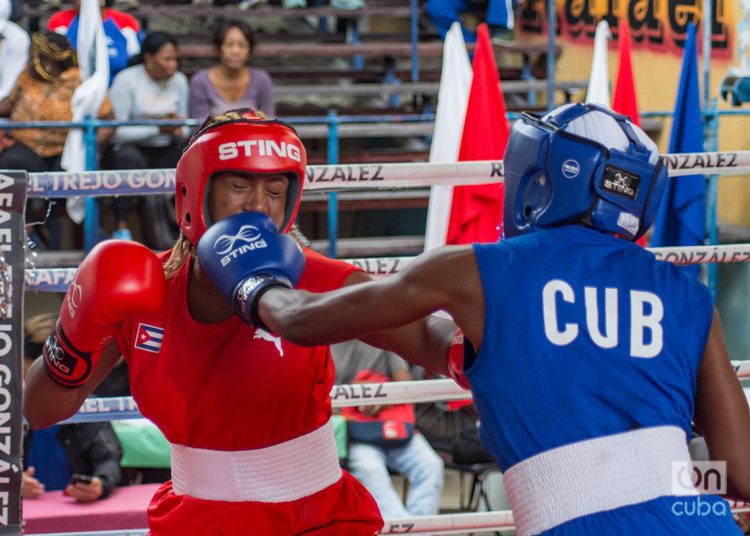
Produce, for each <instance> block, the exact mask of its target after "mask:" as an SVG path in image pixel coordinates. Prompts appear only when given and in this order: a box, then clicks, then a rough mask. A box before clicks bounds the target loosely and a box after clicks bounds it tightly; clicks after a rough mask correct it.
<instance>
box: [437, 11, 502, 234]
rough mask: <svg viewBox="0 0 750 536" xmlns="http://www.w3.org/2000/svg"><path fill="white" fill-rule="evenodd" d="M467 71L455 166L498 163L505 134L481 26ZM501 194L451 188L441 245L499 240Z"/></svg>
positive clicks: (491, 188)
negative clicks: (469, 77)
mask: <svg viewBox="0 0 750 536" xmlns="http://www.w3.org/2000/svg"><path fill="white" fill-rule="evenodd" d="M473 68H474V78H473V80H472V83H471V90H470V91H469V103H468V105H467V109H466V119H465V120H464V130H463V136H462V138H461V149H460V151H459V153H458V160H459V161H464V162H465V161H468V160H500V159H502V158H503V154H504V153H505V146H506V144H507V143H508V135H509V132H510V131H509V128H508V120H507V118H506V115H505V99H504V98H503V92H502V90H501V88H500V77H499V75H498V73H497V64H496V63H495V54H494V52H493V50H492V44H491V43H490V34H489V31H488V29H487V25H486V24H480V25H479V27H478V28H477V45H476V49H475V52H474V62H473ZM503 192H504V189H503V185H502V184H482V185H477V186H457V187H455V188H454V189H453V202H452V204H451V215H450V221H449V222H448V234H447V237H446V243H447V244H470V243H472V242H495V241H496V240H497V239H498V238H499V237H500V231H499V227H500V222H501V220H502V214H503Z"/></svg>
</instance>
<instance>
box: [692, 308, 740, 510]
mask: <svg viewBox="0 0 750 536" xmlns="http://www.w3.org/2000/svg"><path fill="white" fill-rule="evenodd" d="M695 425H696V427H697V428H698V430H699V431H700V432H701V434H703V436H704V437H705V439H706V446H707V447H708V452H709V455H710V458H711V459H712V460H723V461H726V462H727V473H728V475H727V476H728V478H727V480H728V485H727V494H728V495H729V496H730V497H733V498H737V499H743V500H750V451H749V450H748V445H750V407H748V402H747V399H746V398H745V393H744V392H743V391H742V386H741V385H740V382H739V380H738V379H737V374H736V373H735V371H734V368H733V367H732V365H731V363H730V361H729V354H728V352H727V347H726V343H725V342H724V331H723V328H722V325H721V319H720V318H719V313H718V312H717V311H716V309H715V308H714V317H713V322H712V324H711V331H710V333H709V335H708V341H707V343H706V349H705V351H704V353H703V360H702V361H701V365H700V368H699V369H698V389H697V392H696V395H695Z"/></svg>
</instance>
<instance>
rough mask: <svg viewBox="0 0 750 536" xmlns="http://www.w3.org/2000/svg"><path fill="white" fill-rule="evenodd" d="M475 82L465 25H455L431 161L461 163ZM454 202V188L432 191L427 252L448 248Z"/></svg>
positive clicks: (448, 38)
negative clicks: (470, 92) (449, 226)
mask: <svg viewBox="0 0 750 536" xmlns="http://www.w3.org/2000/svg"><path fill="white" fill-rule="evenodd" d="M471 79H472V70H471V63H470V62H469V54H468V53H467V52H466V43H465V42H464V37H463V33H462V31H461V24H459V23H458V22H454V23H453V24H452V25H451V28H450V30H448V33H447V34H446V36H445V43H444V45H443V70H442V73H441V75H440V87H439V88H438V100H437V111H436V112H435V128H434V130H433V134H432V145H431V146H430V162H434V163H439V164H450V163H453V162H456V161H458V151H459V149H460V148H461V135H462V133H463V130H464V118H465V117H466V106H467V104H468V102H469V89H470V88H471ZM452 199H453V187H452V186H433V187H432V188H430V204H429V206H428V208H427V231H426V233H425V244H424V249H425V251H427V250H428V249H433V248H436V247H440V246H444V245H445V237H446V234H447V233H448V220H449V218H450V211H451V204H452Z"/></svg>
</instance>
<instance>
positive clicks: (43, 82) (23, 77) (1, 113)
mask: <svg viewBox="0 0 750 536" xmlns="http://www.w3.org/2000/svg"><path fill="white" fill-rule="evenodd" d="M80 84H81V75H80V71H79V69H78V61H77V59H76V53H75V50H73V48H72V47H71V45H70V43H69V42H68V40H67V39H66V38H65V37H63V36H62V35H58V34H55V33H53V32H50V31H43V32H40V33H36V34H34V35H33V37H32V46H31V60H30V61H29V63H28V68H27V69H25V70H23V71H22V72H21V74H20V76H19V77H18V80H17V81H16V84H15V86H14V87H13V89H12V90H11V92H10V94H9V95H8V96H7V97H6V98H5V99H3V100H2V101H0V117H10V120H11V121H71V120H72V119H73V110H72V108H71V99H72V97H73V92H74V91H75V89H76V88H77V87H78V86H79V85H80ZM99 117H100V118H104V119H111V118H112V117H113V115H112V105H111V103H110V101H109V98H105V99H104V102H102V105H101V107H100V108H99ZM112 132H113V129H111V128H100V129H98V130H97V139H98V142H99V144H100V145H102V144H104V143H106V141H107V140H108V139H109V137H110V136H111V135H112ZM67 135H68V129H67V128H43V129H38V128H29V129H16V130H11V131H9V132H8V140H6V142H5V143H4V144H3V145H0V169H25V170H26V171H29V172H37V173H41V172H45V171H61V170H62V168H61V167H60V160H61V158H62V152H63V148H64V147H65V138H66V137H67ZM32 201H40V202H41V201H42V200H32ZM43 205H44V203H41V204H35V203H33V202H32V203H31V205H30V210H29V212H30V216H31V218H33V219H34V221H36V220H42V219H43V217H44V211H45V210H46V209H45V210H42V214H41V215H40V214H38V212H39V211H40V209H43V208H44V206H43ZM48 223H49V226H48V230H49V233H50V235H49V237H48V239H47V240H46V242H47V245H48V246H49V247H50V248H52V249H59V247H60V237H59V231H58V229H57V225H56V223H55V219H54V218H52V219H51V220H50V221H49V222H48Z"/></svg>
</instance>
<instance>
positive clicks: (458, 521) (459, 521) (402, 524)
mask: <svg viewBox="0 0 750 536" xmlns="http://www.w3.org/2000/svg"><path fill="white" fill-rule="evenodd" d="M728 502H729V505H730V508H731V510H732V513H735V514H739V513H746V512H750V504H749V503H746V502H743V501H731V500H730V501H728ZM550 508H554V506H553V505H550ZM513 527H514V523H513V513H512V512H511V511H510V510H495V511H492V512H470V513H465V514H442V515H435V516H417V517H403V518H393V519H385V520H384V524H383V530H381V531H380V532H378V534H422V533H429V534H459V533H465V532H467V531H474V530H483V531H491V530H500V529H504V530H509V529H512V528H513ZM147 533H148V531H147V529H142V530H138V529H136V530H107V531H95V532H86V533H76V534H80V535H81V536H144V535H146V534H147ZM71 534H73V533H70V532H57V533H50V534H44V535H40V536H71Z"/></svg>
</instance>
